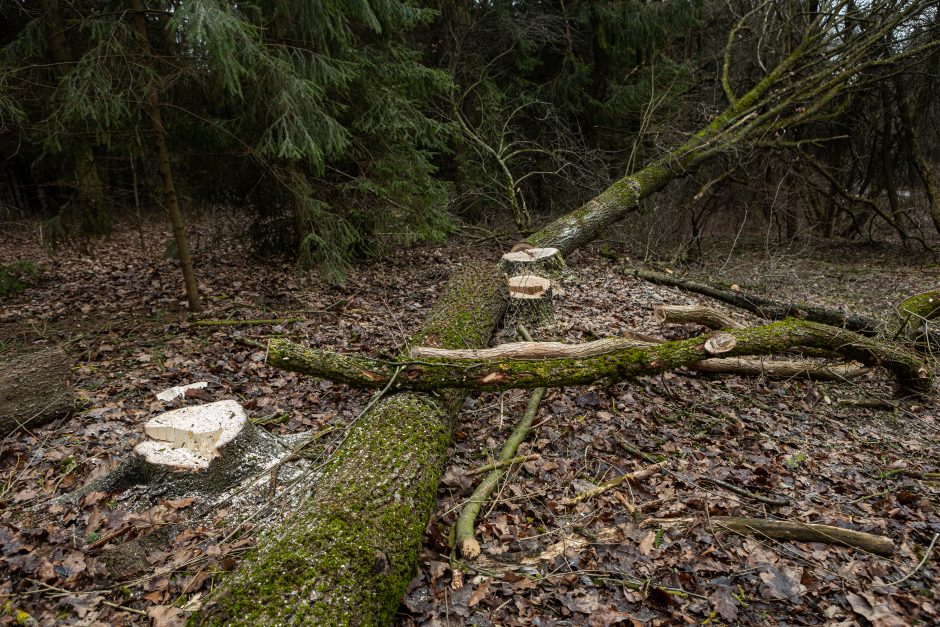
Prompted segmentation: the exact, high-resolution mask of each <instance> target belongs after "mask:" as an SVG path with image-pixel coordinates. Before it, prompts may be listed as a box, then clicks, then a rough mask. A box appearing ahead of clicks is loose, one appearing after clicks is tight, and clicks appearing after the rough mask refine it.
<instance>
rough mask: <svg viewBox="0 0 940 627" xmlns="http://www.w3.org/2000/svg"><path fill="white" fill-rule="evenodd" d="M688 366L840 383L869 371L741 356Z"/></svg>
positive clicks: (708, 371)
mask: <svg viewBox="0 0 940 627" xmlns="http://www.w3.org/2000/svg"><path fill="white" fill-rule="evenodd" d="M689 367H690V368H691V369H692V370H695V371H696V372H703V373H706V374H736V375H740V376H745V377H775V378H783V379H797V378H799V379H814V380H817V381H841V380H843V379H851V378H852V377H858V376H861V375H863V374H865V373H867V372H871V368H866V367H864V366H859V365H857V364H817V363H813V362H811V361H802V360H799V361H797V360H786V361H773V360H769V359H745V358H743V357H728V358H719V359H704V360H702V361H700V362H698V363H695V364H692V365H691V366H689Z"/></svg>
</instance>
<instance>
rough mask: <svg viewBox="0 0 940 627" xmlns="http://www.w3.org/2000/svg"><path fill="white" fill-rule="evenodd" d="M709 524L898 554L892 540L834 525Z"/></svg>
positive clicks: (727, 519)
mask: <svg viewBox="0 0 940 627" xmlns="http://www.w3.org/2000/svg"><path fill="white" fill-rule="evenodd" d="M695 522H696V521H695V519H693V518H650V519H648V520H646V521H644V525H650V524H693V523H695ZM705 524H706V525H708V527H709V528H711V529H712V530H713V531H714V530H721V529H728V530H731V531H734V532H736V533H741V534H746V535H755V536H759V537H766V538H773V539H775V540H795V541H797V542H820V543H822V544H836V545H839V546H847V547H849V548H853V549H861V550H862V551H866V552H868V553H873V554H875V555H882V556H884V557H890V556H891V555H893V554H894V542H893V541H892V540H891V538H886V537H884V536H876V535H873V534H870V533H865V532H863V531H853V530H852V529H843V528H842V527H833V526H830V525H819V524H815V523H801V522H791V521H787V520H765V519H763V518H740V517H736V516H711V517H709V518H708V520H706V521H705Z"/></svg>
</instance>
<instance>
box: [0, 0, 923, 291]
mask: <svg viewBox="0 0 940 627" xmlns="http://www.w3.org/2000/svg"><path fill="white" fill-rule="evenodd" d="M823 4H824V5H825V7H826V8H825V9H821V8H820V3H818V2H772V3H766V2H765V3H760V2H752V1H750V0H747V1H740V0H732V1H730V2H725V1H721V2H718V1H714V2H713V1H708V0H677V1H668V2H640V1H597V2H585V1H579V0H558V1H526V0H521V1H504V0H493V1H482V2H477V1H467V0H432V1H427V0H422V1H397V0H342V1H341V0H324V1H318V2H310V1H299V0H272V1H269V2H250V1H249V2H237V3H236V2H225V1H224V0H169V1H167V0H161V1H150V0H133V1H132V2H126V1H125V2H109V1H86V0H74V1H65V0H39V1H34V0H0V7H2V8H0V155H2V156H3V160H2V162H0V216H2V220H3V221H14V220H20V219H25V218H40V219H42V220H43V221H44V237H45V238H46V239H47V241H49V242H50V243H52V244H54V243H55V242H57V241H62V240H63V239H68V238H75V237H84V236H95V235H100V234H105V233H108V232H109V231H110V230H111V229H113V228H114V227H115V225H116V224H118V223H120V222H121V221H128V220H129V221H132V222H133V221H139V220H141V219H143V218H145V217H147V216H148V215H150V214H155V213H157V212H167V213H168V214H169V216H170V218H171V220H172V221H173V223H174V228H175V229H176V231H177V236H178V237H177V238H176V240H175V241H174V242H172V243H169V244H167V248H168V254H173V255H177V256H180V258H181V260H183V261H184V265H186V264H187V263H189V262H188V258H189V255H188V250H185V248H186V245H185V241H182V242H181V240H180V239H179V235H180V234H183V235H185V222H186V220H187V219H189V220H191V219H193V217H194V216H197V215H198V214H199V213H200V212H205V211H208V210H212V211H215V212H223V213H230V214H231V215H232V216H233V218H234V219H235V220H236V221H237V223H238V224H239V226H240V230H241V233H242V235H243V237H242V238H241V241H242V242H243V245H244V246H245V248H246V250H251V251H253V252H254V253H256V254H259V255H264V256H271V255H277V256H285V257H289V258H291V259H294V260H296V261H297V262H298V263H299V264H300V265H301V266H303V267H316V268H318V269H319V270H320V272H321V273H322V274H323V276H324V277H326V278H328V279H330V280H334V281H342V279H343V277H344V273H345V271H346V270H347V268H348V267H349V264H350V263H352V262H354V261H355V260H356V259H358V258H363V257H367V256H370V255H377V254H381V253H382V252H383V251H385V250H388V248H389V247H396V246H407V245H411V244H414V243H417V242H425V241H436V240H441V239H442V238H444V237H446V236H447V235H448V234H449V233H453V232H456V231H458V230H459V231H461V232H462V233H465V234H466V233H474V234H476V235H477V236H481V237H484V236H485V235H486V234H487V233H493V234H498V233H505V232H507V231H511V232H513V236H514V237H520V238H522V237H524V236H525V234H526V233H527V232H529V231H530V230H531V229H532V228H534V227H535V226H537V225H538V224H540V223H544V221H545V220H546V219H548V218H549V217H552V216H555V215H558V214H560V213H563V212H566V211H570V210H571V209H573V208H575V207H577V206H578V205H580V204H581V203H583V202H585V201H586V200H588V199H590V198H591V197H593V196H594V195H595V194H597V193H598V192H599V191H601V190H603V189H604V188H605V187H607V186H608V185H609V184H610V183H611V182H612V181H614V180H616V179H618V178H619V177H621V176H623V174H624V172H627V171H631V170H633V169H636V168H637V167H638V166H641V165H642V164H644V163H645V162H648V161H649V160H651V159H654V158H656V157H657V156H659V155H660V154H662V153H663V152H664V151H666V150H668V149H669V148H670V147H672V146H674V145H675V144H676V143H677V142H678V141H679V140H681V138H683V137H685V136H687V134H688V133H689V132H690V131H693V130H694V129H697V128H701V127H702V126H703V125H706V124H708V123H709V121H710V120H711V119H712V118H714V116H715V115H716V114H717V113H718V112H720V111H721V110H722V109H723V108H724V107H725V106H726V104H727V100H726V99H727V90H725V89H723V84H726V85H741V86H748V85H750V84H753V83H755V82H756V81H759V80H760V79H761V77H762V76H763V75H764V74H765V73H766V68H769V67H773V66H774V64H775V63H777V62H778V61H779V59H780V58H782V57H784V56H785V55H787V54H789V53H791V52H792V48H793V46H795V44H796V41H797V40H798V34H799V33H800V32H801V29H802V28H804V27H805V26H806V24H807V23H808V21H810V20H812V19H814V18H815V17H817V16H818V13H819V12H820V11H821V10H830V11H834V12H838V13H839V14H840V16H841V18H842V19H843V21H844V23H845V26H844V28H843V32H841V33H840V35H839V37H840V38H841V39H842V40H843V41H849V40H851V39H852V38H864V37H865V34H866V32H868V31H869V30H871V29H873V28H875V27H876V26H877V24H875V23H874V22H873V21H872V20H871V19H870V15H869V14H868V13H867V12H868V11H869V10H870V8H871V7H870V6H869V4H870V3H855V2H837V3H823ZM878 4H884V5H885V7H881V10H888V11H891V10H894V9H893V8H892V7H890V6H887V5H891V4H892V3H891V2H880V3H878ZM893 4H896V5H897V8H903V6H904V5H905V4H906V3H904V2H896V3H893ZM920 4H923V3H920ZM853 12H855V13H853ZM856 13H857V15H858V19H857V20H855V21H853V20H852V19H848V18H851V16H852V15H854V14H856ZM749 16H757V18H755V19H751V18H750V17H749ZM742 18H744V19H743V20H742ZM748 20H750V21H748ZM938 20H940V17H938V12H937V10H936V7H934V8H933V9H930V8H928V9H926V10H922V11H921V13H920V17H919V18H918V19H917V20H916V21H915V22H913V24H912V23H911V22H905V23H904V26H903V27H899V28H898V29H896V30H894V31H892V32H890V33H889V34H888V35H886V36H884V37H879V38H878V39H877V40H873V41H872V42H870V43H867V44H866V51H865V54H866V55H867V61H866V66H865V67H866V69H864V70H863V72H862V73H861V75H860V76H858V77H856V78H855V79H854V80H853V81H852V82H851V83H849V84H848V85H847V86H846V85H843V86H841V87H840V89H841V90H842V91H843V93H842V94H841V97H840V98H838V99H830V100H828V101H826V102H824V103H822V104H821V106H819V107H815V106H814V103H812V102H805V103H800V102H795V103H793V107H794V108H795V110H797V111H799V110H800V107H803V108H812V109H813V110H812V111H810V112H809V113H811V115H809V116H808V119H807V120H805V121H804V123H802V124H801V125H800V126H798V127H797V128H791V127H785V128H783V129H782V130H779V131H774V130H773V129H772V127H771V130H769V131H768V132H767V133H765V134H764V135H763V136H761V137H758V138H757V139H753V138H752V139H751V140H750V141H748V143H747V144H746V145H741V146H736V147H731V149H725V150H722V151H721V154H719V155H716V157H715V158H714V159H711V160H709V161H708V163H706V164H705V165H703V166H702V167H700V168H698V169H696V170H695V171H694V172H689V173H688V174H689V175H688V176H686V177H684V178H683V179H682V182H681V183H680V184H679V185H676V186H673V187H672V188H671V189H670V191H669V192H668V193H667V194H665V195H661V196H660V197H659V198H657V199H656V200H655V203H656V209H657V211H653V212H646V216H647V217H646V218H645V222H642V228H639V229H637V228H633V229H631V230H630V231H629V232H627V233H624V234H623V235H621V236H620V241H625V242H627V243H629V242H628V241H627V240H630V239H631V238H632V239H633V240H635V242H634V243H637V242H640V243H641V244H642V245H643V246H646V248H647V249H649V248H651V247H652V248H656V249H657V250H656V252H657V253H660V254H672V255H674V254H677V252H678V253H679V254H685V253H692V254H694V253H695V251H696V248H697V244H700V242H701V239H702V238H703V236H708V235H709V234H717V235H720V236H722V237H733V236H734V234H735V233H736V232H737V231H738V229H739V227H741V226H742V225H745V226H746V227H747V228H760V229H762V231H763V232H765V233H767V234H770V235H771V236H772V237H773V238H774V239H775V240H778V241H781V242H786V241H792V240H794V239H801V238H811V237H818V238H849V239H853V240H862V241H864V240H869V239H886V238H888V239H896V240H900V241H901V242H902V243H904V244H905V245H907V246H911V247H915V248H925V247H931V246H932V242H933V241H935V239H936V229H937V228H940V199H938V198H937V184H936V181H935V178H936V175H934V174H933V170H934V169H935V167H936V164H937V162H938V156H940V155H938V149H937V146H938V142H937V128H938V124H937V117H938V107H937V99H936V97H935V92H936V90H937V85H938V81H937V80H936V79H937V76H936V74H937V72H938V68H940V62H938V61H940V51H938V49H937V48H935V47H933V44H934V43H936V27H937V25H938ZM788 33H789V35H788ZM913 48H917V49H918V54H917V55H916V56H909V57H907V56H905V54H904V51H905V50H909V49H913ZM726 51H727V52H728V54H726ZM731 53H733V54H731ZM879 58H883V59H884V62H883V63H879V62H878V59H879ZM818 61H819V59H813V58H808V59H805V60H803V62H801V64H800V65H801V66H802V67H803V69H806V68H809V69H808V70H807V71H811V69H812V66H813V63H816V62H818ZM827 62H831V59H830V60H827ZM650 202H652V201H650ZM716 216H721V218H720V219H717V220H716ZM615 239H616V238H615ZM184 240H185V237H184ZM641 240H642V241H641ZM651 242H652V244H651ZM180 244H182V248H183V250H179V248H180ZM154 245H159V246H162V245H164V243H163V242H158V243H154ZM190 274H191V272H190Z"/></svg>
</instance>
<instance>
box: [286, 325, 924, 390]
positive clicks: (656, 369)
mask: <svg viewBox="0 0 940 627" xmlns="http://www.w3.org/2000/svg"><path fill="white" fill-rule="evenodd" d="M722 334H723V335H727V336H730V337H733V338H734V340H735V344H734V346H733V347H732V348H731V349H730V350H728V351H726V352H724V353H722V355H723V356H726V357H740V356H745V355H774V354H780V353H783V352H784V351H786V350H787V349H789V348H792V347H796V346H802V347H808V348H816V349H826V350H830V351H833V352H835V353H838V354H840V355H842V356H843V357H845V358H847V359H852V360H856V361H860V362H862V363H864V364H866V365H869V366H882V367H884V368H886V369H888V370H889V371H890V372H891V373H892V374H894V375H895V377H897V379H898V381H899V382H900V384H901V386H902V387H903V388H905V389H907V390H910V391H912V392H926V391H928V390H930V387H931V385H932V381H933V378H932V375H931V373H930V372H929V370H928V369H927V367H926V365H925V364H924V362H923V361H921V360H920V359H919V358H918V357H917V356H916V355H915V354H914V353H912V352H910V351H908V350H907V349H905V348H903V347H901V346H897V345H894V344H890V343H887V342H881V341H879V340H875V339H872V338H867V337H865V336H863V335H860V334H858V333H854V332H852V331H848V330H846V329H839V328H836V327H831V326H828V325H824V324H819V323H816V322H808V321H806V320H798V319H795V318H790V319H787V320H783V321H781V322H775V323H773V324H768V325H765V326H760V327H752V328H748V329H730V330H727V331H723V332H722ZM709 339H710V338H709V337H707V336H700V337H695V338H691V339H688V340H680V341H676V342H666V343H663V344H657V345H652V346H630V347H627V348H622V349H616V350H612V351H610V352H607V353H602V354H599V355H593V356H590V357H583V358H579V359H573V358H570V357H569V358H545V359H539V360H513V359H484V360H472V359H440V358H438V359H427V360H425V361H403V362H387V361H380V360H375V359H369V358H364V357H360V356H356V355H341V354H337V353H330V352H328V351H322V350H318V349H311V348H304V347H302V346H298V345H296V344H291V343H290V342H288V341H286V340H272V342H271V348H270V355H269V356H270V358H271V361H272V363H274V364H276V365H278V366H279V367H282V368H285V369H287V370H293V371H295V372H302V373H305V374H312V375H314V376H318V377H323V378H328V379H333V380H336V381H342V382H343V383H348V384H350V385H357V386H362V387H382V386H384V385H386V384H388V382H389V381H390V380H391V379H392V377H393V376H395V372H396V371H398V375H397V376H396V377H395V381H393V382H392V386H393V387H394V388H397V389H409V390H421V391H431V390H439V389H445V388H454V387H459V388H473V389H478V390H506V389H511V388H538V387H555V386H560V385H584V384H588V383H592V382H594V381H597V380H599V379H608V380H613V381H618V380H622V379H626V378H631V377H639V376H647V375H652V374H658V373H661V372H665V371H667V370H674V369H676V368H679V367H681V366H691V365H694V364H695V363H697V362H699V361H702V360H704V359H707V358H709V357H711V356H712V354H711V353H710V352H709V351H708V349H707V347H706V344H707V343H708V340H709Z"/></svg>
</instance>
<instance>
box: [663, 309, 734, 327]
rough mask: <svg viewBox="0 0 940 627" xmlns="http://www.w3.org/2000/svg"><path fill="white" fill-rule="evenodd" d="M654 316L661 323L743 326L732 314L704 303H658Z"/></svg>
mask: <svg viewBox="0 0 940 627" xmlns="http://www.w3.org/2000/svg"><path fill="white" fill-rule="evenodd" d="M653 317H654V318H655V319H656V321H657V322H659V323H660V324H662V323H674V324H700V325H702V326H705V327H708V328H709V329H740V328H741V327H742V326H743V325H741V324H740V323H738V322H737V321H736V320H734V319H733V318H732V317H731V316H729V315H727V314H724V313H722V312H720V311H718V310H717V309H712V308H711V307H705V306H703V305H656V306H655V307H653Z"/></svg>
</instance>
